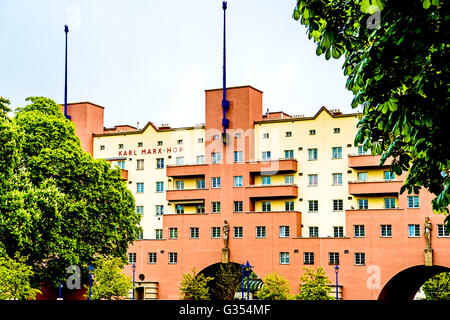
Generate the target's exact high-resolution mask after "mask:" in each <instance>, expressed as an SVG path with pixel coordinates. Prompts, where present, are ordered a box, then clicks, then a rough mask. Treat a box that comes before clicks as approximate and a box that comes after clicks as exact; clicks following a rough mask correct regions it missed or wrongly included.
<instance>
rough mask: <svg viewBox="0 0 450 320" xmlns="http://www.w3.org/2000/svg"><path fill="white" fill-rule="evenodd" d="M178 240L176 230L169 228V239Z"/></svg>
mask: <svg viewBox="0 0 450 320" xmlns="http://www.w3.org/2000/svg"><path fill="white" fill-rule="evenodd" d="M177 238H178V228H169V239H177Z"/></svg>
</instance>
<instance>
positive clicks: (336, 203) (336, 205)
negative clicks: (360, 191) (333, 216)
mask: <svg viewBox="0 0 450 320" xmlns="http://www.w3.org/2000/svg"><path fill="white" fill-rule="evenodd" d="M342 210H344V200H342V199H338V200H333V211H342Z"/></svg>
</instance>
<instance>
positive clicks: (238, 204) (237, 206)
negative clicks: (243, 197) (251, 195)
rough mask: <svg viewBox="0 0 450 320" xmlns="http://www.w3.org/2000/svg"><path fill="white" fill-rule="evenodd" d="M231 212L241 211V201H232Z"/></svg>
mask: <svg viewBox="0 0 450 320" xmlns="http://www.w3.org/2000/svg"><path fill="white" fill-rule="evenodd" d="M233 207H234V209H233V210H234V211H233V212H242V211H243V202H242V201H233Z"/></svg>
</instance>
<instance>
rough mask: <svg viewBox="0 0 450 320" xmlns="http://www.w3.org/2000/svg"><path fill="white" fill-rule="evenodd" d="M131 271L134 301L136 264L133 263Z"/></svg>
mask: <svg viewBox="0 0 450 320" xmlns="http://www.w3.org/2000/svg"><path fill="white" fill-rule="evenodd" d="M132 269H133V300H134V274H135V272H136V264H135V263H133V266H132Z"/></svg>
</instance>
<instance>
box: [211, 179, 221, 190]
mask: <svg viewBox="0 0 450 320" xmlns="http://www.w3.org/2000/svg"><path fill="white" fill-rule="evenodd" d="M211 181H212V183H211V186H212V188H214V189H218V188H220V177H212V178H211Z"/></svg>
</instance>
